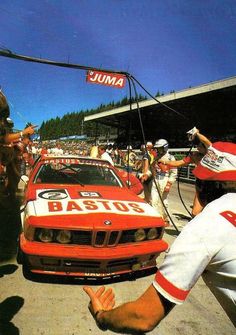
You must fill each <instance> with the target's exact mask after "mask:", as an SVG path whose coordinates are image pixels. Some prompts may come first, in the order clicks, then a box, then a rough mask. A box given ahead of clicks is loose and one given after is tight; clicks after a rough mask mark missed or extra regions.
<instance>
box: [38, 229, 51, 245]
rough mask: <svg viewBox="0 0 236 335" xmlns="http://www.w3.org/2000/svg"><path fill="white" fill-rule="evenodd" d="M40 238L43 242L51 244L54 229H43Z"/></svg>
mask: <svg viewBox="0 0 236 335" xmlns="http://www.w3.org/2000/svg"><path fill="white" fill-rule="evenodd" d="M38 238H39V240H40V241H41V242H45V243H49V242H52V240H53V231H52V229H46V228H42V229H41V231H40V233H39V235H38Z"/></svg>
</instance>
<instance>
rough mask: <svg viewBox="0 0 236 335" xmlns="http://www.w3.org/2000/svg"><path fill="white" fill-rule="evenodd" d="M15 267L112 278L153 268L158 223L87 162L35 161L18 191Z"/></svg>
mask: <svg viewBox="0 0 236 335" xmlns="http://www.w3.org/2000/svg"><path fill="white" fill-rule="evenodd" d="M23 206H24V210H23V212H22V226H23V229H22V233H21V235H20V239H19V250H18V257H17V259H18V262H19V263H22V264H23V270H24V271H26V270H27V271H28V272H30V273H38V274H47V275H49V274H50V275H63V276H77V277H102V278H104V277H112V276H115V275H122V274H127V273H133V272H136V271H140V270H146V269H151V268H155V267H156V258H157V256H158V255H159V254H160V253H161V252H163V251H165V250H166V249H167V247H168V245H167V243H166V242H165V241H164V240H163V239H162V236H163V231H164V221H163V220H162V218H161V217H160V215H159V214H158V213H157V212H156V211H155V209H154V208H152V207H151V206H150V205H148V204H147V203H146V202H145V201H144V200H143V199H141V198H140V197H139V196H138V195H137V194H135V193H134V192H133V190H132V185H131V187H130V185H127V183H126V181H125V179H124V174H122V173H121V172H120V171H119V170H118V169H117V168H115V167H113V166H112V165H111V164H110V163H109V162H107V161H105V160H100V159H94V158H85V157H76V156H62V157H55V156H49V155H45V156H42V157H41V158H40V159H39V160H38V161H37V162H36V164H35V166H34V168H33V170H32V172H31V175H30V177H29V181H28V185H27V187H26V191H25V198H24V204H23Z"/></svg>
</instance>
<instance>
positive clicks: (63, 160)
mask: <svg viewBox="0 0 236 335" xmlns="http://www.w3.org/2000/svg"><path fill="white" fill-rule="evenodd" d="M43 162H44V164H54V165H55V166H56V165H59V164H81V165H82V164H85V165H94V166H107V167H108V166H110V164H109V163H107V162H105V161H104V162H102V161H101V162H100V161H96V160H94V161H93V160H90V159H77V158H55V159H45V160H44V161H43ZM63 167H65V166H64V165H63Z"/></svg>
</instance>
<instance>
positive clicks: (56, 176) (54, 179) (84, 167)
mask: <svg viewBox="0 0 236 335" xmlns="http://www.w3.org/2000/svg"><path fill="white" fill-rule="evenodd" d="M34 183H36V184H38V183H46V184H79V185H81V186H84V185H106V186H119V187H122V183H121V181H120V179H119V178H118V176H117V175H116V174H115V172H114V171H113V170H112V169H110V168H109V167H108V166H107V165H102V164H94V163H91V164H88V163H86V164H84V163H82V162H81V163H70V162H69V163H61V162H60V163H58V162H56V163H55V162H50V161H49V162H46V163H45V164H42V165H41V166H40V168H39V170H38V172H37V173H36V175H35V178H34Z"/></svg>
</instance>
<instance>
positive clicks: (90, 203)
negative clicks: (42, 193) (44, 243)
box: [48, 200, 145, 213]
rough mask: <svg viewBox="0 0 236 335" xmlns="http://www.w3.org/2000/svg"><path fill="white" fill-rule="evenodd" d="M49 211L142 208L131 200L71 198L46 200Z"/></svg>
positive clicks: (118, 210)
mask: <svg viewBox="0 0 236 335" xmlns="http://www.w3.org/2000/svg"><path fill="white" fill-rule="evenodd" d="M48 211H49V212H81V211H89V212H90V211H96V212H104V211H111V212H116V213H117V212H123V213H129V212H135V213H144V212H145V211H144V209H143V208H142V207H141V206H140V205H139V204H138V203H133V202H121V201H109V200H82V201H78V200H71V201H66V202H62V201H50V202H48Z"/></svg>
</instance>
